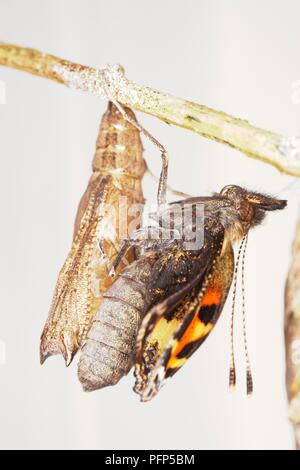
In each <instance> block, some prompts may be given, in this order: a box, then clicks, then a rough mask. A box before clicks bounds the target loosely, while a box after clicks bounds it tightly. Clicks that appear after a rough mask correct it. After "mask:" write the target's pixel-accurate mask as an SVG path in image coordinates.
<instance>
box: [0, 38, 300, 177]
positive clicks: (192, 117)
mask: <svg viewBox="0 0 300 470" xmlns="http://www.w3.org/2000/svg"><path fill="white" fill-rule="evenodd" d="M0 65H4V66H7V67H12V68H16V69H19V70H23V71H25V72H29V73H32V74H34V75H38V76H40V77H44V78H49V79H50V80H54V81H56V82H59V83H62V84H64V85H66V86H68V87H72V88H76V89H79V90H82V91H87V92H89V93H93V94H95V95H98V96H101V97H107V89H108V90H109V92H110V93H111V94H112V95H113V96H114V98H115V99H116V100H117V101H119V102H120V103H122V104H123V105H125V106H128V107H129V108H133V109H136V110H138V111H142V112H144V113H147V114H150V115H152V116H155V117H157V118H159V119H161V120H163V121H165V122H167V123H169V124H175V125H177V126H180V127H184V128H186V129H189V130H191V131H194V132H197V133H198V134H200V135H202V136H204V137H208V138H210V139H213V140H216V141H218V142H221V143H224V144H227V145H230V146H231V147H233V148H235V149H237V150H240V151H241V152H243V153H244V154H245V155H247V156H248V157H251V158H256V159H258V160H261V161H264V162H265V163H268V164H270V165H273V166H275V167H276V168H277V169H278V170H280V171H282V172H284V173H286V174H289V175H293V176H300V139H299V138H295V137H291V138H289V137H287V138H285V137H282V136H280V135H278V134H275V133H273V132H270V131H266V130H264V129H260V128H258V127H254V126H252V125H251V124H249V123H248V122H247V121H245V120H242V119H238V118H235V117H233V116H230V115H229V114H225V113H223V112H220V111H216V110H214V109H211V108H208V107H206V106H204V105H200V104H197V103H193V102H191V101H186V100H183V99H180V98H176V97H174V96H171V95H169V94H166V93H162V92H160V91H157V90H153V89H152V88H149V87H146V86H141V85H138V84H137V83H135V82H133V81H131V80H129V79H127V78H126V77H125V75H124V70H123V68H122V67H121V66H106V67H105V68H103V69H96V68H93V67H87V66H84V65H79V64H75V63H73V62H69V61H67V60H63V59H59V58H58V57H55V56H52V55H49V54H45V53H42V52H40V51H37V50H34V49H26V48H22V47H19V46H15V45H11V44H5V43H1V42H0Z"/></svg>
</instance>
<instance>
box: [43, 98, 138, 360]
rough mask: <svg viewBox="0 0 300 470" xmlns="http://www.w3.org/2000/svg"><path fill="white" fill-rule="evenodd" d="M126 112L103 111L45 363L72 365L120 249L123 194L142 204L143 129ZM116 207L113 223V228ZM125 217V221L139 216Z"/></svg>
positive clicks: (47, 333)
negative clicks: (60, 360) (59, 359)
mask: <svg viewBox="0 0 300 470" xmlns="http://www.w3.org/2000/svg"><path fill="white" fill-rule="evenodd" d="M125 111H126V114H127V116H129V117H130V120H131V122H128V119H126V116H125V115H124V113H121V112H120V110H119V109H117V108H116V107H115V105H113V104H112V103H111V102H110V103H109V104H108V109H107V111H106V113H105V114H104V116H103V119H102V122H101V126H100V131H99V135H98V139H97V144H96V152H95V156H94V160H93V174H92V176H91V178H90V181H89V183H88V187H87V189H86V191H85V193H84V195H83V197H82V199H81V201H80V204H79V208H78V213H77V217H76V221H75V230H74V238H73V243H72V247H71V250H70V252H69V254H68V257H67V259H66V261H65V263H64V265H63V267H62V269H61V271H60V273H59V277H58V280H57V284H56V288H55V292H54V298H53V301H52V305H51V308H50V313H49V316H48V319H47V322H46V325H45V327H44V330H43V333H42V337H41V346H40V357H41V363H43V362H44V361H45V360H46V359H47V357H49V356H51V355H53V354H62V355H63V357H64V359H65V362H66V365H69V364H70V363H71V361H72V359H73V357H74V355H75V354H76V352H77V350H78V349H79V348H80V346H81V344H82V342H83V340H84V338H85V336H86V333H87V331H88V330H89V327H90V324H91V320H92V319H93V317H94V315H95V313H96V312H97V310H98V307H99V305H100V303H101V301H102V296H103V292H104V291H105V290H106V289H107V287H108V285H109V284H110V282H111V279H110V278H109V277H108V276H107V274H108V270H109V265H110V264H113V262H114V259H115V257H116V255H117V253H118V251H119V248H120V244H121V243H122V241H121V240H120V237H121V234H120V233H119V231H118V230H115V229H116V227H119V222H120V220H119V219H120V198H121V197H126V198H127V199H126V204H127V207H128V208H129V207H131V205H133V204H136V203H138V204H142V203H143V201H144V200H143V194H142V186H141V181H142V177H143V175H144V173H145V170H146V164H145V162H144V159H143V147H142V142H141V139H140V132H139V130H138V129H137V127H136V126H135V125H134V123H135V122H136V118H135V116H134V113H133V112H132V111H131V110H130V109H126V110H125ZM107 207H112V209H113V212H114V214H115V216H116V217H115V220H114V223H115V227H112V217H111V215H112V214H111V213H107ZM126 216H127V220H126V222H127V226H129V224H130V222H131V221H132V220H133V219H134V218H135V217H136V215H135V214H134V215H131V216H129V215H128V213H127V214H126Z"/></svg>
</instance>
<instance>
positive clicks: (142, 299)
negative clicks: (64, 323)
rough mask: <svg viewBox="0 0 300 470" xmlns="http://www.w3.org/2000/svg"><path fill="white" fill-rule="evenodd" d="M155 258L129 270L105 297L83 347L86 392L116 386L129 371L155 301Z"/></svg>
mask: <svg viewBox="0 0 300 470" xmlns="http://www.w3.org/2000/svg"><path fill="white" fill-rule="evenodd" d="M153 257H157V255H155V254H152V255H150V256H149V257H146V259H145V258H143V259H140V260H137V261H135V262H134V263H132V264H131V265H130V266H128V267H127V268H125V269H124V270H123V271H122V273H121V274H120V275H119V277H118V278H117V279H116V281H115V282H114V284H113V285H112V286H111V287H110V288H109V289H108V290H107V292H106V294H104V299H103V302H102V304H101V307H100V309H99V311H98V313H97V315H96V316H95V318H94V320H93V323H92V326H91V328H90V330H89V332H88V334H87V336H86V341H85V344H84V346H83V347H82V354H81V357H80V361H79V365H78V377H79V380H80V382H81V384H82V386H83V388H84V390H86V391H93V390H96V389H99V388H103V387H106V386H108V385H114V384H116V383H117V382H118V381H119V380H120V379H121V378H122V377H123V376H124V375H125V374H127V373H128V372H129V370H130V369H131V366H132V362H133V359H134V350H135V341H136V336H137V332H138V330H139V327H140V325H141V322H142V319H143V317H144V316H145V314H146V312H147V310H148V309H149V305H151V303H152V301H153V299H152V295H151V293H150V292H149V289H148V288H147V285H148V282H149V279H150V278H151V276H152V265H153V261H154V260H153Z"/></svg>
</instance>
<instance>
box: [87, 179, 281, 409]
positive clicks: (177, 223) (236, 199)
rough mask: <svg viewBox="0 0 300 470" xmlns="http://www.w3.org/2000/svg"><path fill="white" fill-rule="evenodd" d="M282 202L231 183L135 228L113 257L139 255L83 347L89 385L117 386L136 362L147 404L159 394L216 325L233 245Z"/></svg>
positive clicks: (107, 297) (230, 275)
mask: <svg viewBox="0 0 300 470" xmlns="http://www.w3.org/2000/svg"><path fill="white" fill-rule="evenodd" d="M285 205H286V201H282V200H278V199H274V198H272V197H269V196H265V195H263V194H259V193H255V192H251V191H247V190H246V189H244V188H241V187H239V186H234V185H229V186H226V187H225V188H223V189H222V191H221V192H220V193H218V194H215V195H213V196H212V197H195V198H189V199H185V200H182V201H179V202H177V203H172V204H169V205H167V206H166V207H164V208H160V210H159V211H158V213H157V215H156V216H155V217H154V218H156V219H157V222H158V226H157V227H155V228H154V227H146V228H144V229H143V230H140V231H138V232H137V233H135V234H134V235H133V236H132V238H131V240H129V241H128V242H127V244H125V245H124V248H123V250H121V253H120V254H119V257H118V259H117V261H116V264H118V262H119V261H120V260H121V259H122V255H123V254H124V253H125V252H126V249H127V248H128V247H129V246H132V245H133V246H135V248H136V250H137V256H138V259H137V260H136V261H134V262H133V263H132V264H131V265H129V266H128V267H127V268H125V269H124V270H123V271H122V272H121V274H120V275H119V276H118V277H117V278H116V280H115V282H114V284H113V285H112V286H111V287H110V288H109V289H108V290H107V292H106V293H105V296H104V301H103V303H102V305H101V307H100V309H99V311H98V313H97V315H96V317H95V319H94V322H93V324H92V327H91V329H90V331H89V333H88V335H87V340H86V342H85V344H84V346H83V354H82V357H81V361H80V364H79V378H80V381H81V382H82V385H83V387H84V389H85V390H95V389H97V388H102V387H104V386H107V385H112V384H114V383H116V382H118V380H119V379H120V378H121V377H122V376H123V375H124V374H126V373H127V372H128V371H129V370H130V368H131V367H132V366H133V365H134V366H135V377H136V384H135V389H134V390H135V391H136V392H137V393H138V394H139V395H140V397H141V400H142V401H147V400H150V399H151V398H152V397H154V396H155V395H156V393H157V392H158V391H159V390H160V388H161V387H162V385H163V384H164V383H165V381H166V380H167V379H168V378H169V377H171V376H172V375H174V374H175V373H176V372H177V371H178V370H179V369H180V368H181V367H182V366H183V365H184V363H185V362H186V361H187V359H188V358H189V357H190V356H191V355H192V354H193V353H194V352H195V351H196V350H197V349H198V347H199V346H200V345H201V344H202V342H203V341H204V340H205V339H206V338H207V336H208V334H209V333H210V331H211V330H212V329H213V327H214V325H215V323H216V322H217V320H218V318H219V316H220V313H221V311H222V308H223V305H224V303H225V300H226V297H227V295H228V291H229V289H230V286H231V283H232V279H233V276H234V254H233V248H232V244H233V243H234V242H235V241H238V240H242V241H243V242H242V243H244V242H245V239H246V237H247V234H248V231H249V230H250V229H251V228H252V227H254V226H255V225H258V224H259V223H260V222H261V221H262V219H263V218H264V216H265V212H266V211H272V210H277V209H283V208H284V207H285ZM105 328H106V329H105ZM111 330H113V331H114V335H111ZM109 332H110V334H108V333H109ZM136 337H137V341H136ZM234 380H235V376H234V368H233V369H232V370H231V383H234ZM250 380H251V379H250V378H249V383H248V386H249V389H251V383H250Z"/></svg>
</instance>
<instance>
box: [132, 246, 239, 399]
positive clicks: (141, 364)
mask: <svg viewBox="0 0 300 470" xmlns="http://www.w3.org/2000/svg"><path fill="white" fill-rule="evenodd" d="M233 270H234V255H233V250H232V246H231V244H230V243H227V244H226V245H225V246H224V247H223V249H222V251H221V253H220V254H219V255H218V256H217V257H216V258H215V261H214V263H213V265H212V266H211V267H210V268H209V269H208V270H207V271H206V273H205V274H204V275H203V274H202V275H199V276H198V277H196V278H195V279H194V280H193V281H192V282H191V283H190V284H189V285H188V286H185V287H184V288H183V289H182V291H179V292H178V293H176V294H175V295H173V296H171V297H170V298H168V299H166V300H165V301H164V302H162V303H160V304H158V305H156V306H154V307H153V308H152V310H151V311H150V312H149V313H148V314H147V315H146V317H145V318H144V321H143V323H142V326H141V329H140V332H139V336H138V341H137V361H136V367H135V376H136V384H135V391H136V392H137V393H138V394H140V396H141V400H142V401H148V400H150V399H151V398H153V397H154V396H155V395H156V394H157V392H158V391H159V390H160V389H161V387H162V386H163V385H164V384H165V382H166V380H167V379H169V378H170V377H172V376H173V375H174V374H175V373H176V372H177V371H178V370H179V369H180V368H181V367H182V366H183V365H184V364H185V362H186V361H187V360H188V358H189V357H190V356H191V355H192V354H193V353H194V352H195V351H196V350H197V349H198V347H199V346H200V345H201V344H202V343H203V341H204V340H205V339H206V338H207V336H208V335H209V333H210V332H211V330H212V329H213V327H214V325H215V324H216V322H217V320H218V318H219V316H220V314H221V311H222V309H223V306H224V303H225V301H226V298H227V295H228V292H229V289H230V285H231V282H232V278H233Z"/></svg>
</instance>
